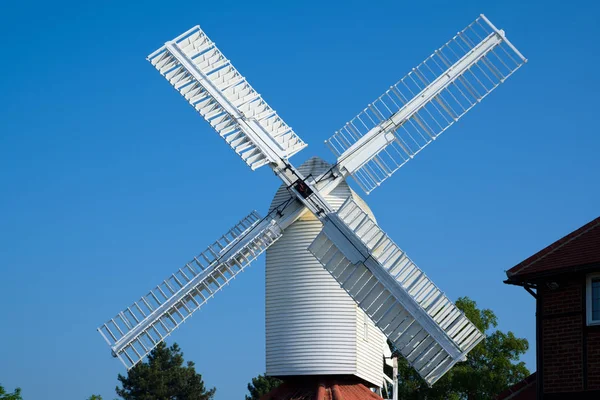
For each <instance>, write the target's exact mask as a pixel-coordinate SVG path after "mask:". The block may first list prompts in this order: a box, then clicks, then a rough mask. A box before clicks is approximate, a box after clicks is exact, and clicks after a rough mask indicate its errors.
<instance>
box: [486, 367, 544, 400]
mask: <svg viewBox="0 0 600 400" xmlns="http://www.w3.org/2000/svg"><path fill="white" fill-rule="evenodd" d="M536 391H537V372H534V373H533V374H531V375H529V376H528V377H527V378H525V379H523V380H522V381H521V382H518V383H515V384H514V385H512V386H511V387H509V388H508V389H506V390H505V391H503V392H502V393H500V394H499V395H498V396H496V400H535V399H536V396H537V394H536Z"/></svg>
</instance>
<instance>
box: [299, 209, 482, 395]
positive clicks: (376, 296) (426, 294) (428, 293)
mask: <svg viewBox="0 0 600 400" xmlns="http://www.w3.org/2000/svg"><path fill="white" fill-rule="evenodd" d="M338 216H339V221H341V223H342V224H343V226H344V227H345V228H346V229H343V230H342V231H341V233H342V235H340V231H339V230H337V229H335V228H334V227H331V229H328V228H329V227H328V226H327V225H325V227H324V229H323V230H322V231H321V233H320V234H319V236H317V238H316V239H315V240H314V242H313V243H312V244H311V245H310V247H309V251H310V252H311V253H312V254H313V255H314V256H315V257H316V258H317V260H319V262H321V264H323V266H324V267H325V269H326V270H327V271H329V272H330V273H331V275H332V276H333V277H334V278H335V279H336V280H337V281H338V283H339V284H340V286H341V287H342V288H344V290H346V292H347V293H348V294H349V295H350V297H352V298H353V299H354V301H356V303H357V304H358V305H359V306H360V308H362V309H363V311H365V313H366V314H367V315H368V316H369V317H371V319H372V320H373V322H374V323H375V325H376V326H377V327H378V328H379V329H381V330H382V332H383V333H384V334H385V335H386V337H387V338H388V339H389V340H390V341H391V342H392V343H393V344H394V346H395V347H396V348H397V349H398V350H399V351H400V352H401V353H402V355H403V356H404V357H405V358H406V360H407V361H408V362H409V364H410V365H412V366H413V367H414V368H415V370H416V371H417V372H418V373H419V374H420V375H421V377H423V379H424V380H425V381H426V382H427V383H428V384H430V385H432V384H434V383H435V382H436V381H437V380H438V379H439V378H440V377H442V376H443V375H444V374H445V373H446V372H447V371H448V370H449V369H450V368H452V366H453V365H454V364H456V363H457V362H459V361H463V360H464V357H465V355H466V354H467V353H468V352H469V351H470V350H471V349H472V348H473V347H474V346H475V345H477V343H479V342H480V341H481V340H482V339H483V334H482V333H481V332H480V331H479V330H478V329H477V328H476V327H475V325H473V323H472V322H471V321H469V319H468V318H467V317H466V316H465V315H464V314H463V313H462V312H461V311H460V310H459V309H458V308H457V307H456V306H455V305H454V303H452V301H450V300H449V299H448V298H447V297H446V295H444V293H443V292H442V291H441V290H440V289H439V288H438V287H437V286H436V285H435V284H434V283H433V282H432V281H431V280H430V279H429V278H428V277H427V275H425V273H424V272H423V271H421V270H420V269H419V267H417V266H416V265H415V263H413V262H412V260H411V259H410V258H409V257H408V256H407V255H406V253H405V252H403V251H402V250H401V249H400V248H399V247H398V246H397V245H396V244H395V243H394V242H393V241H392V240H391V239H390V238H389V237H388V236H387V235H386V234H385V232H383V230H381V228H379V226H378V225H377V224H376V223H375V222H374V221H373V220H372V219H371V218H370V217H369V215H368V214H367V213H366V212H365V211H364V210H363V209H362V208H361V207H360V206H359V205H358V204H357V203H356V202H355V201H354V200H353V199H352V198H348V200H347V201H346V202H345V203H344V205H342V207H341V208H340V209H339V210H338ZM338 227H339V225H338Z"/></svg>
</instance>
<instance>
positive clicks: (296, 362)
mask: <svg viewBox="0 0 600 400" xmlns="http://www.w3.org/2000/svg"><path fill="white" fill-rule="evenodd" d="M328 168H330V165H329V164H327V163H326V162H324V161H323V160H320V159H318V158H311V159H310V160H308V161H307V162H305V163H304V164H303V165H302V166H301V167H300V168H299V170H300V172H302V173H303V174H305V176H306V175H309V174H312V175H313V176H318V175H319V174H321V173H323V172H325V171H327V169H328ZM348 196H352V197H353V198H354V199H355V200H356V201H358V202H361V203H362V200H361V199H360V198H358V196H357V195H356V194H355V193H354V192H352V191H351V190H350V188H349V187H348V185H347V184H346V183H345V182H343V183H341V184H340V185H339V186H338V187H337V188H336V189H334V190H333V192H332V193H330V194H329V195H328V196H326V199H327V200H328V202H329V203H330V204H331V206H332V207H333V208H334V209H336V210H337V209H338V208H339V207H340V206H341V205H342V203H343V202H344V201H345V200H346V199H347V198H348ZM288 198H289V195H288V193H287V190H286V189H285V188H283V187H281V188H280V189H279V190H278V191H277V193H276V195H275V198H274V200H273V203H272V207H274V206H276V205H279V204H281V203H283V202H285V201H286V200H287V199H288ZM363 204H364V203H363ZM361 205H362V204H361ZM365 208H366V207H365ZM366 209H368V208H366ZM321 229H322V225H321V223H320V222H319V221H318V220H317V219H316V218H315V217H314V216H313V215H312V214H311V213H310V212H308V213H306V214H305V215H304V216H302V217H301V218H300V219H299V220H297V221H296V222H294V223H293V224H292V225H291V226H290V227H288V228H287V229H286V230H285V232H284V234H283V236H282V237H281V238H280V239H279V240H278V241H277V242H276V243H274V244H273V245H272V246H271V247H270V248H269V249H268V250H267V252H266V335H267V337H266V361H267V365H266V373H267V375H271V376H290V375H342V374H343V375H356V376H358V377H360V378H362V379H364V380H366V381H368V382H370V383H372V384H373V385H376V386H381V382H382V379H383V377H382V374H383V360H382V355H383V346H384V344H385V338H384V336H383V334H382V333H381V331H380V330H379V329H378V328H376V327H375V325H374V324H373V322H372V321H371V320H370V319H369V318H368V317H367V318H366V320H365V314H364V312H363V311H362V310H361V309H360V308H358V306H357V305H356V303H355V302H354V300H352V299H351V298H350V296H348V294H347V293H346V292H345V291H344V290H343V289H342V288H341V287H340V285H339V284H338V283H337V282H336V281H335V279H334V278H333V277H332V276H331V275H330V274H329V272H327V271H326V270H325V269H324V268H323V266H322V265H321V264H320V263H319V262H318V261H317V260H316V259H315V258H314V256H313V255H312V254H310V253H309V252H308V250H307V248H308V246H309V245H310V244H311V242H312V241H313V240H314V238H315V237H316V236H317V235H318V234H319V232H320V230H321ZM365 321H366V322H367V326H368V328H367V329H368V333H367V335H365Z"/></svg>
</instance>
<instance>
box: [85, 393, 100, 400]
mask: <svg viewBox="0 0 600 400" xmlns="http://www.w3.org/2000/svg"><path fill="white" fill-rule="evenodd" d="M87 400H102V396H100V395H99V394H93V395H91V396H90V397H88V399H87Z"/></svg>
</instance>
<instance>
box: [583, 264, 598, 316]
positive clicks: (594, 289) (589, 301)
mask: <svg viewBox="0 0 600 400" xmlns="http://www.w3.org/2000/svg"><path fill="white" fill-rule="evenodd" d="M585 295H586V314H587V324H588V325H600V274H593V275H588V277H587V282H586V294H585Z"/></svg>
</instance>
